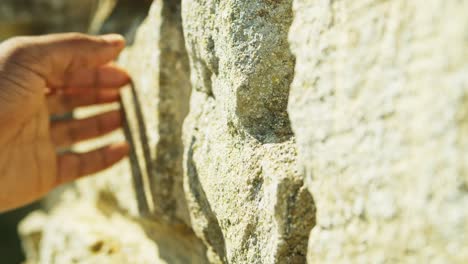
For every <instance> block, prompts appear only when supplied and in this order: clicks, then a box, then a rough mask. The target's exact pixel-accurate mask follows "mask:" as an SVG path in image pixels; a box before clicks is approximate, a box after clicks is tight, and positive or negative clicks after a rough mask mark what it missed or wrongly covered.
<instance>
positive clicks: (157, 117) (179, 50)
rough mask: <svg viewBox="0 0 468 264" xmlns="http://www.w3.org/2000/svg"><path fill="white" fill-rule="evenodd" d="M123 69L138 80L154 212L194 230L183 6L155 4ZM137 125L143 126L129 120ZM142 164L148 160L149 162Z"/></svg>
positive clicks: (123, 58)
mask: <svg viewBox="0 0 468 264" xmlns="http://www.w3.org/2000/svg"><path fill="white" fill-rule="evenodd" d="M120 63H121V64H122V65H124V66H125V67H126V68H127V69H128V70H129V72H130V74H131V76H132V77H133V82H134V89H135V91H136V97H137V98H136V103H135V105H134V107H135V108H136V110H137V111H139V112H141V115H142V119H141V120H140V124H138V126H139V127H141V129H142V131H138V132H137V131H133V132H134V133H135V134H136V133H141V134H145V135H144V137H142V138H141V139H144V142H140V143H141V144H143V145H145V147H147V148H148V151H149V153H148V155H149V157H148V164H146V165H147V166H148V169H149V170H150V171H149V185H150V186H149V188H150V191H151V197H152V199H153V200H152V201H150V203H152V204H153V212H151V213H154V214H156V215H157V216H158V217H163V218H165V219H167V220H168V221H169V222H173V221H176V220H179V221H183V222H184V223H186V224H187V225H190V221H189V216H188V211H187V208H186V202H185V198H184V194H183V184H182V173H183V172H182V170H183V166H182V155H183V147H182V138H181V137H182V136H181V133H182V123H183V120H184V118H185V116H186V115H187V112H188V106H189V97H190V75H189V68H188V67H189V64H188V58H187V54H186V51H185V46H184V38H183V34H182V21H181V16H180V3H178V2H177V1H164V2H162V3H159V4H157V3H155V4H153V7H152V8H151V10H150V13H149V16H148V18H147V21H146V22H145V24H144V25H142V26H141V27H140V29H139V31H138V33H137V37H136V41H135V44H134V45H133V46H132V47H130V48H128V49H127V50H126V51H125V52H124V54H122V56H121V59H120ZM128 121H129V122H131V123H134V122H138V120H128ZM139 160H144V157H143V156H140V157H139Z"/></svg>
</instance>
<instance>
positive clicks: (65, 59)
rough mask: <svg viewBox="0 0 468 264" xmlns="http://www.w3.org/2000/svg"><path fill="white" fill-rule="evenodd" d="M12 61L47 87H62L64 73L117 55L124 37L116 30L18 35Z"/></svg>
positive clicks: (122, 45) (66, 73)
mask: <svg viewBox="0 0 468 264" xmlns="http://www.w3.org/2000/svg"><path fill="white" fill-rule="evenodd" d="M18 42H19V43H17V44H16V45H17V46H18V48H17V52H16V55H17V56H16V58H14V59H15V62H16V63H17V64H20V65H21V66H24V67H25V68H28V69H29V70H31V71H33V72H34V73H36V74H38V75H40V76H41V77H42V78H43V79H44V80H45V81H46V83H47V84H48V86H49V87H50V88H62V87H64V86H65V84H66V81H67V80H66V78H67V76H70V75H71V73H73V72H75V71H78V70H82V69H93V68H97V67H99V66H102V65H105V64H107V63H109V62H111V61H112V60H114V59H115V58H117V56H118V55H119V53H120V52H121V51H122V49H123V48H124V47H125V40H124V38H123V37H122V36H120V35H117V34H110V35H103V36H90V35H85V34H80V33H64V34H51V35H44V36H40V37H23V38H20V40H19V41H18Z"/></svg>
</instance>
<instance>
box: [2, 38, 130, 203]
mask: <svg viewBox="0 0 468 264" xmlns="http://www.w3.org/2000/svg"><path fill="white" fill-rule="evenodd" d="M124 46H125V41H124V39H123V38H122V37H121V36H120V35H105V36H98V37H96V36H94V37H93V36H88V35H83V34H78V33H68V34H54V35H45V36H39V37H18V38H13V39H10V40H7V41H5V42H3V43H1V44H0V126H1V129H0V212H1V211H6V210H10V209H13V208H17V207H20V206H23V205H25V204H28V203H31V202H33V201H35V200H37V199H39V198H41V197H43V196H44V195H45V194H47V193H48V192H49V191H51V190H52V189H54V188H55V187H57V186H59V185H61V184H63V183H67V182H70V181H73V180H76V179H78V178H80V177H82V176H85V175H89V174H92V173H95V172H98V171H101V170H103V169H106V168H108V167H110V166H112V165H113V164H115V163H116V162H118V161H119V160H121V159H122V158H123V157H125V156H126V155H127V153H128V151H129V147H128V145H127V144H126V143H124V142H122V143H118V144H113V145H108V146H105V147H103V148H101V149H97V150H93V151H91V152H88V153H71V152H65V153H63V152H61V153H59V152H57V149H59V148H64V147H69V146H70V145H72V144H75V143H77V142H79V141H82V140H86V139H91V138H95V137H98V136H101V135H103V134H106V133H108V132H111V131H113V130H115V129H118V128H119V127H120V126H121V123H122V118H121V114H120V112H119V111H112V112H108V113H104V114H100V115H97V116H93V117H90V118H87V119H81V120H76V119H70V120H65V121H64V120H61V121H50V120H51V119H50V116H51V115H63V114H66V113H69V112H70V111H73V109H74V108H76V107H81V106H88V105H95V104H101V103H108V102H115V101H118V100H119V88H120V87H122V86H123V85H125V84H127V83H128V82H129V81H130V77H129V75H128V74H127V73H126V72H125V71H124V70H123V69H121V68H119V67H117V66H115V65H113V64H112V61H113V60H114V59H115V58H116V57H117V56H118V54H119V53H120V52H121V51H122V49H123V48H124Z"/></svg>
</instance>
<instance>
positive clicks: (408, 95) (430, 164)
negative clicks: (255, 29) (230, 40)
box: [289, 0, 468, 263]
mask: <svg viewBox="0 0 468 264" xmlns="http://www.w3.org/2000/svg"><path fill="white" fill-rule="evenodd" d="M294 10H295V20H294V23H293V26H292V30H291V32H290V40H291V44H292V48H293V52H294V54H295V55H296V58H297V65H296V71H295V72H296V74H295V79H294V82H293V85H292V90H291V97H290V102H289V113H290V116H291V119H292V127H293V130H294V133H295V135H296V137H297V142H298V148H299V157H300V164H301V166H302V168H303V169H304V171H305V173H306V175H307V180H308V186H309V188H310V190H311V192H312V194H313V196H314V199H315V201H316V205H317V226H316V227H315V228H314V229H313V231H312V233H311V236H310V241H309V251H308V260H309V262H310V263H467V261H468V251H467V250H466V246H467V241H468V240H467V238H466V234H467V233H468V210H467V208H468V192H467V187H466V186H467V183H468V178H467V175H468V174H467V164H468V163H467V161H468V156H467V153H468V144H467V142H468V141H467V135H468V134H467V130H466V127H467V126H466V116H467V115H466V113H467V111H466V109H467V107H468V105H467V100H466V98H467V95H466V94H467V90H468V53H467V47H468V42H467V35H466V33H467V32H468V18H467V16H466V14H467V13H468V2H467V1H437V0H431V1H423V0H416V1H405V0H397V1H377V0H371V1H367V0H360V1H344V0H340V1H329V0H319V1H315V0H314V1H312V0H295V1H294Z"/></svg>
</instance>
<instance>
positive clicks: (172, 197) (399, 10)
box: [20, 0, 468, 264]
mask: <svg viewBox="0 0 468 264" xmlns="http://www.w3.org/2000/svg"><path fill="white" fill-rule="evenodd" d="M466 13H468V2H467V1H455V0H454V1H441V0H428V1H423V0H414V1H405V0H394V1H384V0H356V1H346V0H334V1H332V0H224V1H218V0H182V1H181V2H178V1H172V0H165V1H154V3H153V6H152V8H151V11H150V13H149V17H148V19H147V20H146V22H145V23H144V25H142V27H141V28H140V30H139V33H138V34H137V37H136V41H135V44H134V45H133V46H132V47H130V48H128V49H127V50H126V51H125V52H124V54H123V55H122V58H121V59H120V62H121V64H122V65H124V66H126V67H127V68H128V69H129V71H130V73H131V74H132V76H133V79H134V85H133V90H132V89H130V90H129V89H127V90H126V92H125V94H124V103H125V102H126V103H125V112H126V113H127V114H129V116H134V117H135V118H130V120H128V121H129V122H128V123H127V128H128V131H129V133H128V134H129V135H130V139H131V141H132V143H133V144H135V148H134V150H135V153H134V154H135V155H132V157H131V160H132V164H129V163H128V161H125V162H122V163H120V164H119V165H118V166H116V167H115V168H113V169H112V170H110V171H107V172H104V173H102V174H101V175H100V176H98V177H96V178H92V179H88V180H83V181H80V182H78V183H77V184H76V185H75V186H73V187H69V188H68V189H67V190H66V191H65V192H64V193H63V195H62V196H61V198H60V200H59V202H58V203H56V204H55V205H53V206H52V209H51V210H50V211H48V212H47V213H36V214H34V215H31V216H30V217H29V218H28V219H26V220H25V221H24V222H23V224H22V225H21V227H20V232H21V234H22V235H23V241H24V247H25V249H26V251H27V255H28V258H29V260H30V261H31V262H33V263H34V262H38V263H70V262H73V261H75V262H81V263H266V264H270V263H271V264H273V263H279V264H282V263H306V262H307V263H467V262H468V252H467V251H466V245H467V243H468V239H467V238H466V234H467V233H468V210H467V209H466V208H468V187H467V186H468V178H467V171H468V167H467V165H466V164H468V156H467V154H466V153H468V136H467V135H468V126H467V122H468V121H467V120H468V110H467V109H468V100H467V98H468V96H467V90H468V52H467V50H468V49H467V47H468V35H467V32H468V17H467V16H466ZM132 93H133V94H132ZM138 116H141V118H139V117H138ZM128 131H127V132H128ZM120 136H121V135H120ZM90 144H92V145H93V144H94V143H90ZM136 167H139V168H141V169H142V170H143V171H144V172H145V175H146V176H145V177H146V178H145V177H142V178H141V179H142V180H138V181H136V180H135V179H136V175H137V174H138V173H136V169H135V168H136ZM143 178H145V179H144V180H143Z"/></svg>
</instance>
